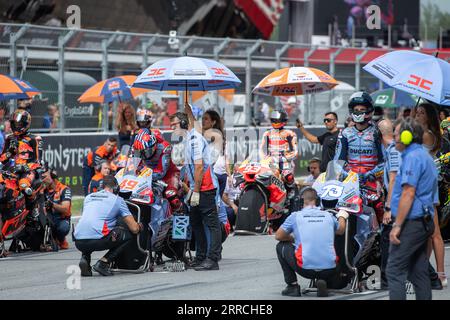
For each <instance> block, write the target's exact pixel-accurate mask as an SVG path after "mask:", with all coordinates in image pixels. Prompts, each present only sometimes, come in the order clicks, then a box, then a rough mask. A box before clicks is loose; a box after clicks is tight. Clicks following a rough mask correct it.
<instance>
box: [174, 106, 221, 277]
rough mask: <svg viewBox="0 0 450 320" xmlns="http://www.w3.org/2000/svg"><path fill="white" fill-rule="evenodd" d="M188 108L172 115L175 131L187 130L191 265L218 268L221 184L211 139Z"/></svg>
mask: <svg viewBox="0 0 450 320" xmlns="http://www.w3.org/2000/svg"><path fill="white" fill-rule="evenodd" d="M185 111H186V112H185V113H182V112H177V113H175V114H173V115H171V116H170V126H171V128H172V129H173V130H174V132H180V131H182V130H184V131H187V132H186V133H187V135H186V138H185V139H186V140H185V156H184V166H185V167H186V173H187V177H188V182H189V188H190V192H189V194H188V195H187V196H186V199H188V203H189V207H190V209H189V217H190V223H191V226H192V231H193V234H194V237H195V245H196V250H195V259H194V261H193V262H192V263H191V265H190V266H191V267H193V268H194V270H196V271H208V270H219V263H218V261H219V260H220V257H221V243H222V231H221V225H220V221H219V217H218V213H217V204H216V203H217V201H218V199H217V198H218V189H219V183H218V181H217V177H216V175H215V174H214V172H213V168H212V165H211V163H212V162H211V152H210V149H209V146H208V142H207V141H206V139H205V138H204V137H203V136H202V134H201V133H200V132H199V131H197V128H195V117H194V114H193V112H192V109H191V106H190V105H189V104H186V105H185ZM207 233H208V235H207ZM208 238H209V239H210V241H209V245H208ZM208 248H209V250H208Z"/></svg>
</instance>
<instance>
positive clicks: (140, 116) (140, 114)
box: [136, 109, 153, 129]
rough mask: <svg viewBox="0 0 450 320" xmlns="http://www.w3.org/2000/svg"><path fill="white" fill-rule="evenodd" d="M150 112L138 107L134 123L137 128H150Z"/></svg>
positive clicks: (151, 118)
mask: <svg viewBox="0 0 450 320" xmlns="http://www.w3.org/2000/svg"><path fill="white" fill-rule="evenodd" d="M152 120H153V117H152V112H151V111H150V110H147V109H139V110H138V111H137V113H136V123H137V125H138V127H139V129H144V128H147V129H150V128H151V125H152Z"/></svg>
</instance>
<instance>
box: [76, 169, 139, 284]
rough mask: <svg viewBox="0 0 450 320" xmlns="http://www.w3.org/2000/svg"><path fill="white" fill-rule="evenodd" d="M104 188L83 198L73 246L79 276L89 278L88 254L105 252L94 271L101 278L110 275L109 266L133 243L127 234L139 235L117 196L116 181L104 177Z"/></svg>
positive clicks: (109, 177) (131, 217) (123, 203)
mask: <svg viewBox="0 0 450 320" xmlns="http://www.w3.org/2000/svg"><path fill="white" fill-rule="evenodd" d="M103 188H104V189H103V190H101V191H99V192H95V193H91V194H90V195H88V196H87V197H86V199H85V200H84V204H83V214H82V216H81V219H80V221H79V222H78V224H77V226H76V227H75V232H74V238H75V246H76V247H77V249H78V250H80V251H81V260H80V264H79V266H80V269H81V275H82V276H92V270H91V253H92V252H94V251H104V250H109V251H108V252H107V253H106V254H105V255H104V256H103V258H101V259H100V260H99V261H98V262H97V263H96V264H95V265H94V266H93V269H94V270H95V271H97V272H98V273H100V274H101V275H103V276H111V275H113V274H112V272H111V270H110V268H109V266H110V263H111V262H113V261H114V259H116V258H117V257H118V256H119V254H120V253H121V252H122V251H123V250H124V249H125V248H126V246H127V245H128V243H129V241H130V240H131V239H132V237H131V234H130V231H131V232H132V233H134V234H138V233H139V232H140V231H142V229H143V226H142V224H141V223H136V221H135V220H134V217H133V216H132V214H131V212H130V210H129V209H128V207H127V204H126V203H125V201H124V200H123V199H122V198H121V197H119V196H118V195H117V194H118V193H119V184H118V183H117V180H116V178H114V177H113V176H111V175H109V176H106V177H104V179H103ZM121 218H122V221H123V223H121V221H120V219H121ZM125 225H126V226H127V227H128V228H126V227H125Z"/></svg>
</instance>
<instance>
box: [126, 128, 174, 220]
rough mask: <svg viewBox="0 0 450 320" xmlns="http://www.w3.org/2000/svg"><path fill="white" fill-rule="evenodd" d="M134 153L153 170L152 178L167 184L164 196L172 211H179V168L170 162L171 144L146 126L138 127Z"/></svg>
mask: <svg viewBox="0 0 450 320" xmlns="http://www.w3.org/2000/svg"><path fill="white" fill-rule="evenodd" d="M133 150H134V152H135V154H137V155H138V156H139V158H141V160H142V162H143V164H144V165H145V166H147V167H149V168H151V169H152V170H153V174H152V179H153V180H162V181H164V182H165V183H166V184H167V187H166V189H165V191H164V197H165V198H166V199H167V200H168V201H169V203H170V206H171V208H172V211H174V212H175V211H180V210H181V209H182V202H181V200H180V198H179V196H178V191H179V187H180V185H179V183H180V170H179V169H178V168H177V167H176V165H175V164H174V163H173V162H172V156H171V153H172V146H171V145H170V143H168V142H167V141H165V140H164V139H163V138H162V136H161V137H159V139H157V136H156V135H155V134H154V133H153V132H150V130H149V129H147V128H142V129H139V131H138V132H137V133H136V136H135V138H134V142H133Z"/></svg>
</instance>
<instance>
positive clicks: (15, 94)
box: [0, 74, 40, 100]
mask: <svg viewBox="0 0 450 320" xmlns="http://www.w3.org/2000/svg"><path fill="white" fill-rule="evenodd" d="M39 93H40V92H39V90H38V89H36V88H35V87H33V86H32V85H31V84H30V83H29V82H27V81H23V80H20V79H17V78H14V77H10V76H7V75H4V74H0V100H9V99H29V98H32V97H34V96H35V95H37V94H39Z"/></svg>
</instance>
